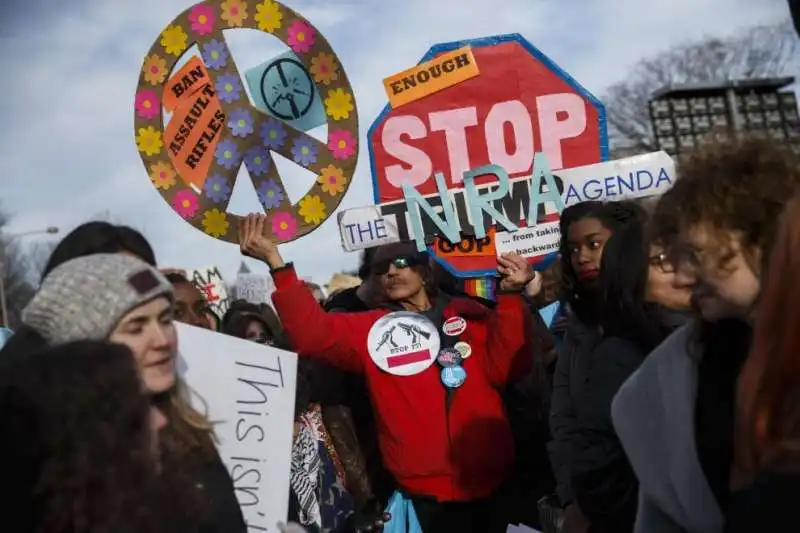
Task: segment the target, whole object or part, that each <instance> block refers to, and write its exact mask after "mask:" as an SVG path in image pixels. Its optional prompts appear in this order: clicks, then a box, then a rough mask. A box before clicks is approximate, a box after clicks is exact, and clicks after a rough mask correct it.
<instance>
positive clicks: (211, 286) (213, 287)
mask: <svg viewBox="0 0 800 533" xmlns="http://www.w3.org/2000/svg"><path fill="white" fill-rule="evenodd" d="M186 277H187V279H188V280H189V281H191V282H192V285H194V286H195V287H197V288H198V290H200V292H201V293H203V296H204V297H205V299H206V301H207V302H208V305H209V306H210V307H211V310H212V311H213V312H214V314H215V315H217V317H219V318H222V317H224V316H225V313H227V312H228V308H229V307H230V305H231V301H230V298H229V297H228V287H227V285H226V284H225V279H224V278H223V277H222V273H221V272H220V271H219V268H217V267H215V266H209V267H205V268H199V269H195V270H187V271H186Z"/></svg>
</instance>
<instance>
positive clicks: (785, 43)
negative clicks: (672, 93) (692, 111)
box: [603, 21, 798, 152]
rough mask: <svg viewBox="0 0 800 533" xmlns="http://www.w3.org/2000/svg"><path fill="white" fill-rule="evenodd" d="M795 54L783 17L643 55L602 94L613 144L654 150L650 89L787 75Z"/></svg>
mask: <svg viewBox="0 0 800 533" xmlns="http://www.w3.org/2000/svg"><path fill="white" fill-rule="evenodd" d="M797 52H798V39H797V35H796V34H795V31H794V28H793V26H792V24H791V22H788V21H787V22H786V23H782V24H777V25H770V26H754V27H752V28H748V29H746V30H744V31H741V32H738V33H736V34H734V35H732V36H730V37H726V38H724V39H719V38H706V39H703V40H700V41H696V42H693V43H689V44H685V45H681V46H676V47H674V48H672V49H670V50H667V51H665V52H663V53H661V54H659V55H657V56H655V57H652V58H647V59H643V60H642V61H640V62H639V63H638V64H637V65H636V66H635V67H634V68H633V69H632V70H631V72H630V74H629V75H628V76H627V77H626V78H625V80H624V81H620V82H619V83H616V84H614V85H612V86H611V87H609V88H608V90H607V91H606V95H605V98H603V102H604V103H605V104H606V112H607V115H606V116H607V119H608V127H609V135H610V137H611V144H612V148H616V149H620V148H623V149H625V150H626V151H642V152H645V151H653V150H655V149H656V146H655V139H654V137H653V130H652V125H651V123H650V114H649V101H650V98H651V97H652V95H653V93H654V92H655V91H657V90H659V89H663V88H665V87H669V86H671V85H679V84H687V83H705V82H724V81H727V80H734V79H746V78H768V77H775V76H781V75H786V74H787V73H789V72H793V71H796V70H797V69H796V66H797V59H798V53H797ZM793 66H794V67H795V68H792V67H793Z"/></svg>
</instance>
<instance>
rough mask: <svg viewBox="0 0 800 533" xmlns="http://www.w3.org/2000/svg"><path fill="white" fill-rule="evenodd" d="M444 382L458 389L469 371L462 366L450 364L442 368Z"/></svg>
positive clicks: (446, 385)
mask: <svg viewBox="0 0 800 533" xmlns="http://www.w3.org/2000/svg"><path fill="white" fill-rule="evenodd" d="M441 378H442V383H444V386H445V387H447V388H448V389H457V388H459V387H460V386H461V385H463V384H464V381H465V380H466V379H467V371H466V370H464V367H462V366H449V367H447V368H443V369H442V375H441Z"/></svg>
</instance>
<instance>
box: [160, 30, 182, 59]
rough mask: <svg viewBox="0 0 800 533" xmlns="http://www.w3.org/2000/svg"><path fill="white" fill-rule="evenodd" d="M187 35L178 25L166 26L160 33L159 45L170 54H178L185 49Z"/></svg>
mask: <svg viewBox="0 0 800 533" xmlns="http://www.w3.org/2000/svg"><path fill="white" fill-rule="evenodd" d="M188 40H189V37H188V36H187V35H186V32H185V31H183V28H181V27H180V26H168V27H167V29H166V30H164V32H163V33H162V34H161V46H163V47H164V50H166V52H167V53H168V54H170V55H173V56H179V55H181V54H182V53H183V52H184V51H185V50H186V46H187V44H188Z"/></svg>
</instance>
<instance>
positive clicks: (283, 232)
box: [272, 211, 297, 240]
mask: <svg viewBox="0 0 800 533" xmlns="http://www.w3.org/2000/svg"><path fill="white" fill-rule="evenodd" d="M272 233H274V234H275V236H276V237H278V238H279V239H281V240H289V239H291V238H292V237H294V235H295V233H297V220H295V218H294V217H293V216H292V215H291V214H290V213H287V212H286V211H279V212H278V213H275V214H274V215H272Z"/></svg>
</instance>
